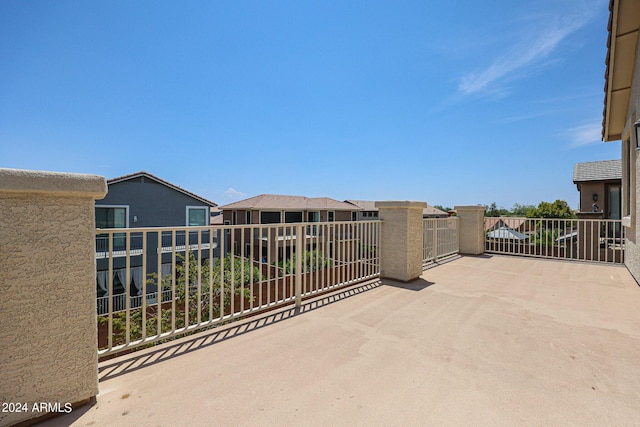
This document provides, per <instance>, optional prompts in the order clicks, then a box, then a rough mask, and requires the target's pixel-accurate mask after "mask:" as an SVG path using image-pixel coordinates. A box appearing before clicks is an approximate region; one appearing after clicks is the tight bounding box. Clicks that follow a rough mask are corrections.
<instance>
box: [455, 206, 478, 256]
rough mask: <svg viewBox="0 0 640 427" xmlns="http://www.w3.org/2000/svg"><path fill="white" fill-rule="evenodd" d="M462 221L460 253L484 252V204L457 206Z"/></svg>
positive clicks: (460, 224)
mask: <svg viewBox="0 0 640 427" xmlns="http://www.w3.org/2000/svg"><path fill="white" fill-rule="evenodd" d="M455 209H456V212H457V215H458V218H460V222H459V223H458V226H459V227H460V232H459V233H460V253H461V254H467V255H480V254H482V253H484V206H456V207H455Z"/></svg>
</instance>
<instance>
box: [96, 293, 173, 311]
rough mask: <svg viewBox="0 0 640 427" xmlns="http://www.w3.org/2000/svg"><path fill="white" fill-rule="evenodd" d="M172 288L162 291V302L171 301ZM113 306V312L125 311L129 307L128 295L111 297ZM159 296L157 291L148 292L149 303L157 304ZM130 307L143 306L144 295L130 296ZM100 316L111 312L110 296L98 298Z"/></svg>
mask: <svg viewBox="0 0 640 427" xmlns="http://www.w3.org/2000/svg"><path fill="white" fill-rule="evenodd" d="M171 295H172V294H171V290H170V289H169V290H165V291H162V292H161V296H162V302H167V301H171ZM111 298H112V300H113V301H112V303H111V307H112V310H113V313H118V312H121V311H125V310H126V308H127V295H126V294H117V295H114V296H112V297H111ZM157 298H158V293H157V292H150V293H148V294H147V304H156V303H157ZM129 307H130V308H139V307H142V295H136V296H132V297H129ZM97 308H98V316H100V315H104V314H108V313H109V296H102V297H98V299H97Z"/></svg>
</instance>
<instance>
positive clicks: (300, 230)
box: [295, 224, 307, 308]
mask: <svg viewBox="0 0 640 427" xmlns="http://www.w3.org/2000/svg"><path fill="white" fill-rule="evenodd" d="M296 236H297V237H296V276H295V277H296V279H295V280H296V284H295V292H296V308H300V306H301V305H302V257H303V255H304V250H305V246H306V243H307V242H306V241H305V233H304V226H303V225H302V224H298V225H297V226H296Z"/></svg>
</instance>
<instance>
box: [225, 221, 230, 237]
mask: <svg viewBox="0 0 640 427" xmlns="http://www.w3.org/2000/svg"><path fill="white" fill-rule="evenodd" d="M224 225H231V221H229V220H228V219H227V220H225V221H224ZM224 232H225V234H227V235H229V234H231V230H229V229H228V228H227V229H226V230H224Z"/></svg>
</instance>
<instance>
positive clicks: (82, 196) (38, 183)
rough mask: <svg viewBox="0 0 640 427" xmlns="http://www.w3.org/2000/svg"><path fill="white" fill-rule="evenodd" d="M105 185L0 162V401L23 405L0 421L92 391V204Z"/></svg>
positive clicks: (59, 406)
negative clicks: (4, 165)
mask: <svg viewBox="0 0 640 427" xmlns="http://www.w3.org/2000/svg"><path fill="white" fill-rule="evenodd" d="M106 193H107V185H106V182H105V179H104V178H103V177H100V176H95V175H81V174H65V173H54V172H39V171H26V170H16V169H0V272H1V273H2V274H1V276H0V277H1V278H0V346H1V350H0V383H1V385H0V402H13V403H19V404H21V405H24V406H22V407H21V409H22V410H23V412H17V411H15V407H14V408H13V409H14V410H12V411H11V412H10V413H7V412H0V425H7V424H14V423H18V422H21V421H24V420H27V419H31V418H37V417H42V416H45V415H47V414H48V413H51V412H65V411H67V410H68V408H70V406H67V404H69V405H72V404H77V403H82V402H88V401H89V400H90V399H91V398H93V397H94V396H96V394H97V393H98V372H97V366H98V365H97V363H98V359H97V323H96V269H95V268H96V267H95V266H96V264H95V262H96V261H95V216H94V215H95V214H94V205H95V200H96V199H100V198H103V197H104V196H105V195H106ZM43 403H44V404H45V406H43V405H42V404H43ZM48 404H50V405H48ZM25 409H26V412H24V410H25Z"/></svg>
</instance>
